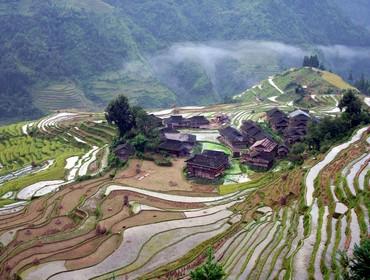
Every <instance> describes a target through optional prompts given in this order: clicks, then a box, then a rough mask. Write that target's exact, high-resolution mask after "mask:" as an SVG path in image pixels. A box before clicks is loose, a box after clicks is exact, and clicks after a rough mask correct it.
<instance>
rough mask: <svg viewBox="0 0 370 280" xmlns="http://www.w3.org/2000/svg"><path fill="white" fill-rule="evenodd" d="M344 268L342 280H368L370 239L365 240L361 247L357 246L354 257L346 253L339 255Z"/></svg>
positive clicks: (369, 273)
mask: <svg viewBox="0 0 370 280" xmlns="http://www.w3.org/2000/svg"><path fill="white" fill-rule="evenodd" d="M339 257H340V258H339V263H340V265H341V268H342V279H345V280H346V279H349V280H368V279H369V275H370V239H369V238H366V239H363V240H362V241H361V243H360V245H357V244H355V248H354V251H353V257H352V258H349V257H348V255H347V254H346V253H345V252H340V253H339Z"/></svg>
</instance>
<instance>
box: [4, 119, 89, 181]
mask: <svg viewBox="0 0 370 280" xmlns="http://www.w3.org/2000/svg"><path fill="white" fill-rule="evenodd" d="M21 127H22V124H15V125H9V126H4V127H0V163H1V164H2V165H3V168H2V169H1V170H0V175H2V174H7V173H9V172H12V171H16V170H18V169H20V168H22V167H25V166H27V165H34V166H35V165H39V164H41V163H43V162H45V161H46V160H53V159H56V158H57V159H59V160H60V161H62V162H63V163H64V160H65V159H66V158H67V157H69V156H72V155H78V154H81V151H82V150H81V149H79V148H76V147H73V146H71V145H69V144H67V143H65V142H62V141H61V140H60V139H58V138H54V139H46V138H38V137H31V136H27V135H24V134H22V131H21ZM60 164H62V163H60Z"/></svg>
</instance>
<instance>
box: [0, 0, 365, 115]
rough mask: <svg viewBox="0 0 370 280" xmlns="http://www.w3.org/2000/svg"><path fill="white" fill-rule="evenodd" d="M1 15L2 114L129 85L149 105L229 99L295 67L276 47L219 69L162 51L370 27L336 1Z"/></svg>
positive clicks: (330, 35) (13, 5)
mask: <svg viewBox="0 0 370 280" xmlns="http://www.w3.org/2000/svg"><path fill="white" fill-rule="evenodd" d="M0 15H1V17H0V26H1V29H0V31H1V34H2V36H1V39H0V53H1V54H2V59H1V63H0V69H1V71H0V74H1V75H0V77H1V80H0V85H1V86H0V87H1V88H0V89H1V90H0V97H1V100H2V101H3V102H2V103H1V105H0V109H1V111H0V112H1V113H0V116H1V119H2V120H3V121H5V120H6V121H9V120H12V119H26V118H37V117H39V116H40V115H41V114H42V113H45V112H46V111H48V110H51V109H59V108H66V107H70V106H72V107H73V108H86V109H92V108H94V107H95V104H97V105H99V106H100V107H103V106H104V105H106V104H107V103H108V102H109V100H111V99H112V98H114V97H115V96H117V95H118V94H120V93H122V92H124V93H125V94H126V95H127V96H128V97H129V99H130V101H132V102H133V103H135V104H140V105H141V106H145V107H160V106H170V105H172V104H174V103H180V104H186V103H188V102H189V100H191V101H192V102H193V103H194V102H198V103H199V104H206V103H210V102H221V101H223V100H224V98H225V97H226V98H227V97H229V96H232V95H234V94H237V93H238V92H240V91H241V90H243V89H244V88H246V87H247V86H248V85H250V83H251V82H253V81H255V80H258V79H260V78H262V77H263V76H268V75H269V74H271V73H276V72H278V71H279V70H281V69H282V67H285V66H286V63H284V62H283V59H281V58H280V57H278V56H274V55H271V54H270V53H269V54H267V55H260V56H261V57H257V56H258V55H256V57H254V55H252V56H251V55H248V56H247V58H246V59H243V61H239V60H238V59H234V58H229V59H224V57H222V58H223V59H220V60H218V61H217V63H218V65H217V68H216V69H214V70H212V71H211V72H210V71H209V69H205V67H202V66H201V63H200V62H199V61H198V60H197V59H183V60H181V59H180V61H176V59H175V60H173V59H172V58H171V57H170V58H169V60H170V61H167V58H168V57H164V58H163V57H162V58H163V59H164V60H161V61H157V60H156V59H153V57H157V56H156V54H157V53H158V52H159V51H161V50H163V49H164V48H167V47H168V46H171V45H172V44H173V43H176V42H188V41H195V42H199V41H207V40H210V41H213V40H218V41H223V40H243V39H245V38H249V39H251V40H274V41H282V42H289V43H291V44H306V45H313V44H325V45H328V44H343V45H364V44H367V43H369V42H370V35H369V32H367V31H366V30H365V29H361V28H359V27H357V26H355V25H354V24H352V23H351V22H350V21H349V20H343V15H342V14H341V13H340V12H338V11H337V9H333V8H332V6H331V5H330V3H329V1H320V2H317V3H316V2H315V3H312V2H305V3H303V4H302V3H295V2H289V3H287V2H286V1H283V0H256V1H253V2H243V1H237V2H235V3H232V4H230V3H228V2H225V1H218V2H215V1H202V2H199V1H196V0H189V1H187V2H186V3H183V2H181V1H180V2H179V1H176V2H173V1H171V0H163V1H149V0H145V1H140V2H137V1H135V2H134V1H129V0H124V1H112V0H105V1H103V0H101V1H94V2H91V1H87V0H81V1H74V0H63V1H41V2H40V1H37V2H36V1H28V0H19V1H12V0H6V1H2V3H1V4H0ZM138 15H140V16H138ZM282 15H283V16H282ZM313 15H314V16H313ZM328 18H330V23H329V22H328V21H327V20H326V19H328ZM236 23H237V24H236ZM292 25H294V28H293V29H292V28H290V27H291V26H292ZM159 30H160V32H159ZM318 30H320V32H318ZM261 31H262V32H261ZM261 34H263V37H261ZM256 53H257V54H258V52H256ZM159 56H161V55H159ZM169 56H171V54H169ZM160 62H163V63H162V64H161V63H160ZM163 65H165V66H166V67H161V66H163ZM164 68H165V69H164ZM211 68H212V67H211ZM170 74H171V75H170ZM214 76H217V85H216V84H215V83H214V79H215V77H214ZM246 77H247V78H246ZM174 79H175V80H176V83H173V80H174ZM185 94H186V95H185ZM194 97H196V98H194ZM195 100H196V101H195ZM93 103H95V104H93Z"/></svg>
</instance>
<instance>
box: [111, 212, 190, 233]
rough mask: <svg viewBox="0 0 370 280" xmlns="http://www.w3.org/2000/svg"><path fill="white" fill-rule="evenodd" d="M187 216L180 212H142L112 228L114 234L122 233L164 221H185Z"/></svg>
mask: <svg viewBox="0 0 370 280" xmlns="http://www.w3.org/2000/svg"><path fill="white" fill-rule="evenodd" d="M184 218H185V216H184V215H183V214H182V213H180V212H162V211H142V212H140V213H139V214H137V215H135V216H131V217H129V218H127V219H126V220H123V221H121V222H119V223H117V224H115V225H114V226H113V227H112V231H113V232H120V231H122V230H125V229H126V228H130V227H135V226H141V225H146V224H152V223H159V222H164V221H171V220H179V219H184Z"/></svg>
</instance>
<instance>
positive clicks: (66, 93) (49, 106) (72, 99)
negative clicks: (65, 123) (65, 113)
mask: <svg viewBox="0 0 370 280" xmlns="http://www.w3.org/2000/svg"><path fill="white" fill-rule="evenodd" d="M32 98H33V100H34V104H35V105H36V107H38V108H39V109H41V110H43V111H46V112H50V111H53V110H62V109H72V108H73V109H81V110H87V109H93V108H95V106H94V105H93V103H92V102H91V101H90V100H88V99H87V98H86V97H85V95H84V93H83V92H82V91H81V90H80V89H79V88H77V86H76V85H75V84H74V83H60V84H52V85H50V86H48V87H46V88H41V89H35V90H34V91H33V93H32Z"/></svg>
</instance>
